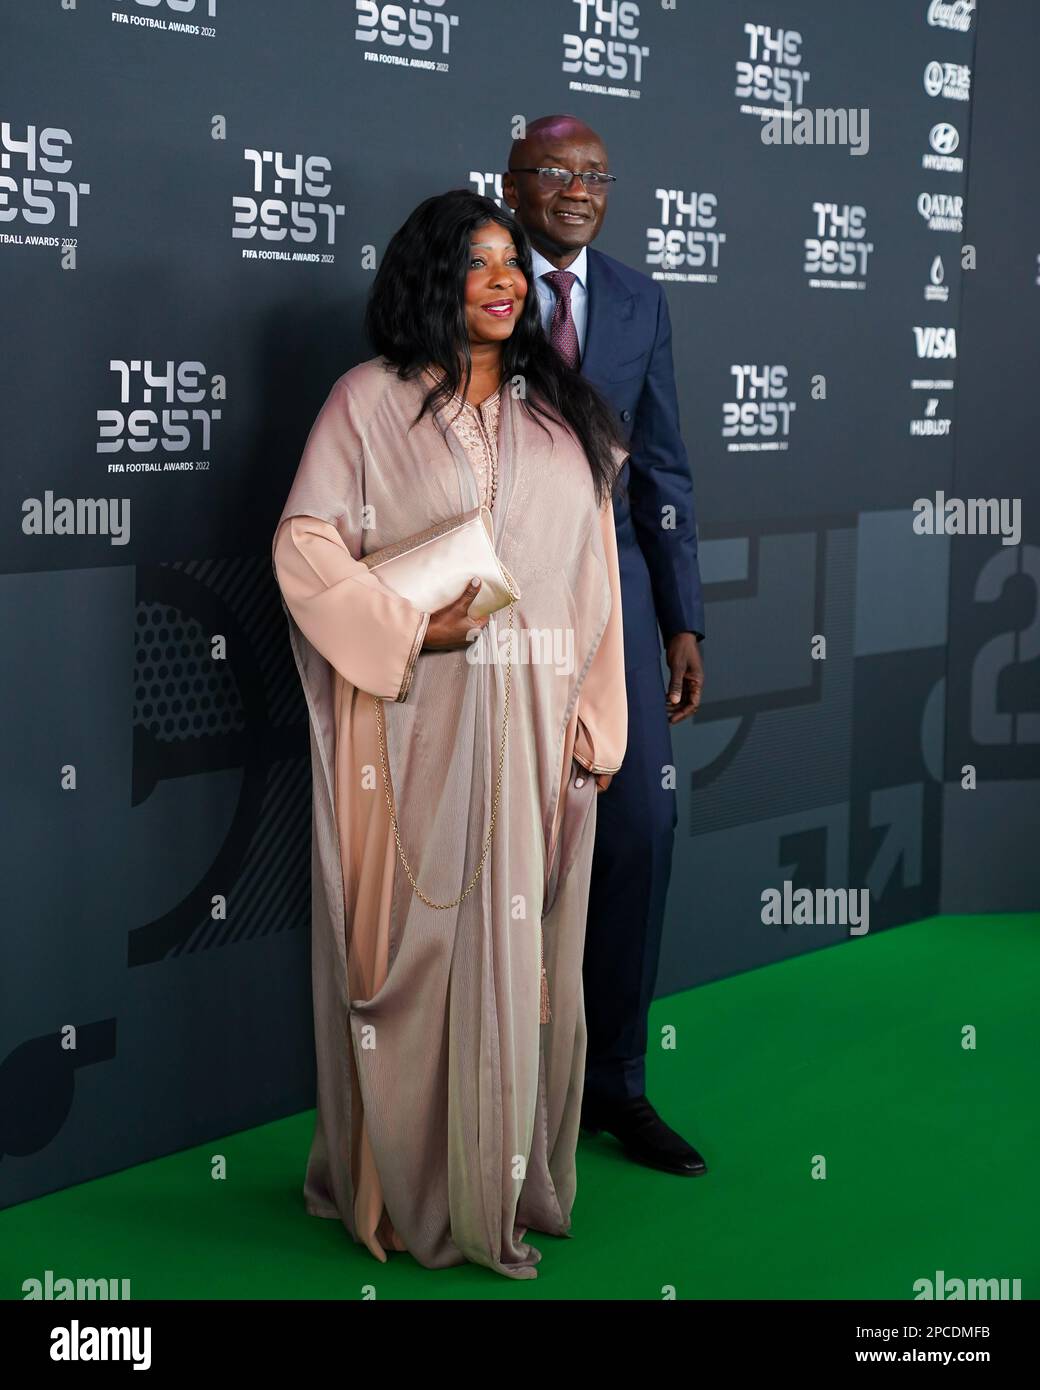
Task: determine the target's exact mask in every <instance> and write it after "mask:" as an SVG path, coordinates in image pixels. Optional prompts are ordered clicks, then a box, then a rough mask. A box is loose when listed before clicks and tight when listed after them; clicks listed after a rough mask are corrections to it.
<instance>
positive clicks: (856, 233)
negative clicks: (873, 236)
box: [802, 203, 874, 290]
mask: <svg viewBox="0 0 1040 1390" xmlns="http://www.w3.org/2000/svg"><path fill="white" fill-rule="evenodd" d="M812 211H813V217H814V219H815V225H814V228H813V230H814V232H815V233H816V235H815V236H811V237H806V238H805V261H804V263H803V265H802V269H803V270H804V272H805V273H806V275H809V276H811V277H812V278H811V279H810V280H809V288H810V289H814V290H865V289H866V288H867V266H868V264H869V262H870V257H871V255H872V254H873V251H874V243H873V242H872V241H868V240H867V210H866V208H864V207H861V206H860V204H858V203H813V205H812Z"/></svg>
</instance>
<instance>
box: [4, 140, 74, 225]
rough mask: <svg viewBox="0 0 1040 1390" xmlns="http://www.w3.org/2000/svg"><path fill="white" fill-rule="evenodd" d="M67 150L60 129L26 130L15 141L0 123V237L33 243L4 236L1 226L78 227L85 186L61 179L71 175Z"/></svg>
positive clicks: (66, 144) (67, 141) (69, 147)
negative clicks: (59, 223)
mask: <svg viewBox="0 0 1040 1390" xmlns="http://www.w3.org/2000/svg"><path fill="white" fill-rule="evenodd" d="M71 146H72V136H71V135H70V134H69V132H68V131H67V130H63V129H62V128H61V126H50V125H48V126H43V127H42V129H41V128H39V127H37V126H34V125H30V126H26V127H25V137H24V139H20V138H19V137H18V136H17V135H15V134H14V133H13V131H12V128H11V123H10V122H9V121H0V238H3V239H6V240H11V241H15V242H17V243H22V242H27V241H32V240H33V238H23V237H21V236H19V235H15V236H11V237H5V236H4V234H3V232H2V227H3V224H5V223H23V224H25V225H26V226H29V227H49V226H50V225H51V223H52V222H53V221H54V220H55V218H60V220H61V221H62V223H63V224H65V225H67V226H69V227H78V226H79V200H80V198H83V197H85V196H86V195H87V194H88V193H89V192H90V184H89V183H77V182H76V181H75V180H74V179H71V178H67V177H66V178H62V177H61V175H63V174H64V175H68V174H70V173H71V172H72V159H71V156H70V153H69V151H70V149H71Z"/></svg>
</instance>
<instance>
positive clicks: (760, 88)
mask: <svg viewBox="0 0 1040 1390" xmlns="http://www.w3.org/2000/svg"><path fill="white" fill-rule="evenodd" d="M744 33H745V35H746V36H747V57H746V58H741V59H738V61H737V86H736V90H735V92H734V95H735V96H738V97H740V98H741V100H742V101H744V102H748V101H749V99H750V104H746V105H744V106H741V108H740V110H741V112H743V113H745V114H748V115H754V116H777V115H782V114H783V110H782V108H783V103H785V102H790V103H791V105H792V106H800V105H801V103H802V99H803V97H804V96H805V87H806V84H807V83H808V81H809V77H810V74H809V73H808V72H807V71H806V69H805V68H803V67H802V36H801V34H800V33H799V32H798V31H797V29H774V28H772V26H771V25H769V24H745V25H744ZM778 102H779V103H780V107H781V109H780V110H778V109H776V108H777V103H778ZM762 103H765V105H763V104H762Z"/></svg>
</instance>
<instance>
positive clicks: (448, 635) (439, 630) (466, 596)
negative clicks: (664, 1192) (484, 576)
mask: <svg viewBox="0 0 1040 1390" xmlns="http://www.w3.org/2000/svg"><path fill="white" fill-rule="evenodd" d="M479 591H480V580H479V579H471V580H470V582H469V583H468V584H467V585H466V587H465V588H464V589H463V591H462V593H461V594H459V596H458V598H457V599H453V600H452V602H451V603H447V604H445V606H444V607H443V608H438V609H437V611H436V613H431V614H430V621H429V624H428V626H427V628H426V638H425V640H424V642H423V644H422V650H423V651H424V652H425V651H431V652H445V651H453V650H455V649H456V648H458V647H468V646H469V644H470V641H472V638H469V639H467V636H466V634H467V633H469V632H475V631H476V632H479V630H480V629H481V628H482V627H486V626H487V622H488V617H489V615H488V614H485V615H484V617H483V618H471V617H470V614H469V606H470V604H471V603H472V602H473V600H474V599H475V598H476V596H477V594H478V593H479Z"/></svg>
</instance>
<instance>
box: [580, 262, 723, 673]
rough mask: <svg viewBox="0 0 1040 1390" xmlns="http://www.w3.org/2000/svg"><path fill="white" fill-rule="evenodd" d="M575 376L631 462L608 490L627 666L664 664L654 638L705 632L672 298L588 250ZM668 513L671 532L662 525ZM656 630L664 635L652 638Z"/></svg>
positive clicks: (648, 280)
mask: <svg viewBox="0 0 1040 1390" xmlns="http://www.w3.org/2000/svg"><path fill="white" fill-rule="evenodd" d="M587 288H588V296H589V299H588V320H587V323H586V329H585V351H584V353H583V354H582V360H581V372H582V375H583V376H585V377H586V378H587V379H588V380H589V381H590V382H591V383H592V384H593V386H595V387H597V388H598V390H599V391H600V394H601V395H603V396H604V397H605V398H606V399H607V400H608V401H609V402H610V403H611V404H612V405H613V406H614V409H615V410H616V411H617V413H618V417H619V423H620V426H621V430H622V435H623V438H624V439H625V441H626V445H627V448H628V449H629V452H630V458H629V459H628V461H627V462H626V464H625V466H624V468H623V469H622V473H621V478H620V480H619V484H618V487H617V489H616V491H615V494H614V524H615V528H616V531H617V542H618V561H619V565H620V569H621V594H622V600H623V621H624V630H625V666H626V667H630V668H631V667H635V666H641V665H642V664H643V663H644V662H648V661H653V662H656V663H658V664H659V663H660V660H661V647H660V641H661V640H663V641H664V642H665V643H667V642H668V641H669V640H670V638H672V637H674V636H675V634H676V633H677V632H696V633H697V634H698V635H700V636H703V635H704V601H703V597H702V594H701V578H700V569H699V567H698V564H697V520H696V515H695V512H694V502H693V481H692V479H691V477H690V466H689V463H688V461H687V457H686V450H685V448H684V447H683V442H682V438H681V436H680V434H679V403H678V400H677V399H676V393H675V371H674V368H673V365H672V326H671V320H670V318H669V315H668V302H667V300H666V299H665V296H664V292H663V290H662V289H661V287H660V285H658V284H657V283H656V281H654V280H651V278H650V277H649V276H648V275H643V274H642V273H641V272H640V271H638V270H632V269H631V268H630V267H629V266H627V265H623V264H622V263H621V262H620V261H616V260H614V259H613V257H612V256H606V255H604V254H603V252H601V251H594V250H593V249H592V247H591V246H590V247H589V250H588V274H587ZM665 507H674V509H675V513H674V527H673V526H669V525H662V521H663V520H664V519H666V517H667V516H669V515H670V514H666V513H665V512H664V511H663V510H662V509H663V508H665ZM658 628H660V632H661V638H660V639H659V638H658Z"/></svg>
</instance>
